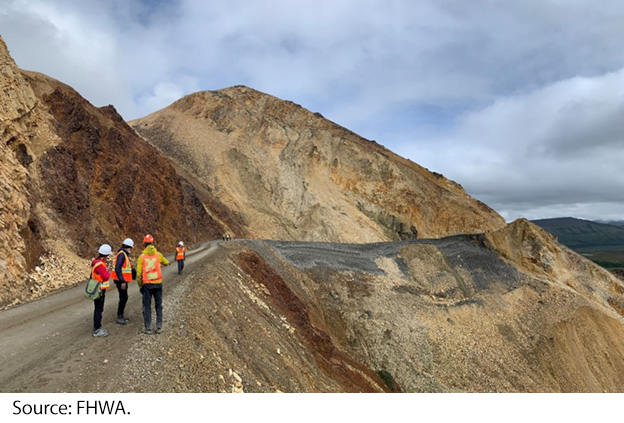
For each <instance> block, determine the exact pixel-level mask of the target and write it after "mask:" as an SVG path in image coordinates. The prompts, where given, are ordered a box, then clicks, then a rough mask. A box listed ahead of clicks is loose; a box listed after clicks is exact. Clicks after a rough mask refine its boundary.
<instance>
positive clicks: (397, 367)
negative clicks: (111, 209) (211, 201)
mask: <svg viewBox="0 0 624 423" xmlns="http://www.w3.org/2000/svg"><path fill="white" fill-rule="evenodd" d="M542 235H543V234H542V232H541V230H539V229H538V228H535V227H534V225H531V224H527V222H525V221H518V222H515V223H514V224H512V225H511V226H510V228H508V229H504V230H502V231H501V232H498V233H494V234H492V235H487V236H485V235H480V236H469V235H466V236H464V235H462V236H454V237H449V238H444V239H437V240H411V241H402V242H392V243H376V244H367V245H363V244H332V243H306V242H283V241H245V242H241V243H225V244H223V245H222V251H221V253H220V255H219V257H218V258H215V259H214V260H210V261H209V262H206V263H204V264H203V267H202V268H201V269H200V270H199V271H196V272H194V273H193V275H192V276H191V279H190V281H189V282H187V284H186V293H185V295H184V296H183V297H182V298H181V299H180V300H179V304H183V305H184V306H183V307H180V308H179V309H178V312H177V317H176V320H175V321H174V322H173V323H172V325H171V326H172V327H173V328H174V329H173V330H171V331H170V332H169V333H167V335H166V336H165V337H163V338H161V339H150V340H149V341H146V342H144V343H141V344H140V345H139V346H137V348H138V350H139V351H136V354H138V360H141V357H143V356H145V357H146V358H147V357H151V358H152V359H151V360H147V361H149V363H151V364H150V365H149V366H148V369H147V371H146V370H145V369H143V370H141V371H140V372H138V371H133V370H132V369H128V371H129V373H130V374H132V376H131V377H130V378H129V379H128V385H127V386H125V388H126V389H130V390H141V387H140V386H143V384H146V385H147V386H156V387H159V388H158V389H159V390H162V391H166V392H167V391H169V392H170V391H182V392H189V391H190V392H222V391H225V392H232V391H233V392H241V391H244V392H275V391H282V392H319V391H320V392H374V391H379V390H382V389H383V390H396V391H404V392H456V391H468V392H603V391H609V392H621V391H622V389H624V364H623V363H624V326H623V324H622V322H623V319H622V316H621V315H620V313H621V309H620V308H618V307H612V306H611V304H613V303H614V302H615V303H620V302H621V301H622V292H624V289H623V288H624V287H623V285H622V283H621V282H619V281H618V280H616V279H615V278H613V277H612V276H611V275H610V274H609V273H608V272H602V270H601V269H599V268H597V267H596V266H595V265H593V264H592V263H591V262H588V261H586V260H584V259H582V258H581V259H579V260H576V259H575V260H573V261H572V262H568V266H569V269H568V271H569V272H570V274H585V272H586V270H588V268H589V269H591V270H595V271H594V272H592V277H591V287H593V289H594V292H593V293H592V292H588V289H589V288H590V285H588V286H583V285H582V284H576V285H573V284H571V283H569V281H567V279H563V280H558V279H556V277H557V276H556V275H549V274H548V270H544V267H543V261H542V262H540V261H539V260H538V257H539V252H540V251H542V257H543V252H544V250H550V248H551V245H550V244H549V241H548V240H541V239H540V237H541V236H542ZM495 239H497V240H500V239H506V240H507V242H508V243H510V244H514V245H515V247H518V248H519V249H520V250H521V251H522V253H520V255H522V256H525V257H526V258H527V259H528V263H531V264H530V265H528V266H519V267H516V266H515V262H516V260H515V259H514V258H511V259H510V260H508V259H504V258H502V257H501V256H500V255H499V251H498V250H496V249H495V248H492V247H491V245H492V243H496V241H495ZM499 245H500V243H499ZM499 248H500V247H499ZM569 254H572V255H574V253H572V252H569ZM567 255H568V252H567V251H560V252H559V253H557V256H558V258H557V259H560V258H562V257H564V256H567ZM531 257H533V258H535V260H537V263H534V261H533V260H532V259H531ZM533 265H537V266H538V267H537V268H533V267H532V266H533ZM545 272H546V273H545ZM154 357H155V358H154ZM180 357H185V360H184V361H183V362H181V360H180ZM181 363H182V364H181ZM150 366H153V368H152V367H150ZM132 367H133V368H134V367H136V366H134V362H133V364H132ZM380 380H381V381H383V383H381V382H380Z"/></svg>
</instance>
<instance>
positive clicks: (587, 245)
mask: <svg viewBox="0 0 624 423" xmlns="http://www.w3.org/2000/svg"><path fill="white" fill-rule="evenodd" d="M533 223H535V224H536V225H538V226H540V227H542V228H543V229H544V230H546V231H547V232H549V233H551V234H552V235H555V236H556V237H557V238H558V240H559V242H560V243H561V244H563V245H565V246H566V247H568V248H570V249H572V250H574V251H576V252H578V253H580V254H582V255H583V256H585V257H587V258H588V259H590V260H592V261H593V262H594V263H596V264H598V265H600V266H602V267H604V268H607V269H618V268H624V223H623V222H609V223H598V222H592V221H589V220H582V219H574V218H571V217H563V218H556V219H540V220H533Z"/></svg>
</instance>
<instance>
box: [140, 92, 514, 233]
mask: <svg viewBox="0 0 624 423" xmlns="http://www.w3.org/2000/svg"><path fill="white" fill-rule="evenodd" d="M130 124H131V125H132V127H133V128H134V129H136V131H137V132H138V133H140V134H141V135H142V136H143V137H144V138H145V139H147V140H148V141H149V142H150V143H152V144H154V145H155V146H157V147H158V148H159V149H160V150H161V151H162V152H163V154H165V155H167V156H169V157H171V158H172V160H174V161H175V162H176V163H177V164H178V166H180V167H182V168H184V169H185V170H186V171H187V172H188V173H190V174H192V175H194V176H196V177H197V180H198V181H200V182H201V183H202V184H203V185H204V186H205V187H206V188H207V189H209V190H210V191H212V192H214V194H215V195H216V196H217V197H218V198H220V199H221V200H222V201H223V203H224V204H225V205H227V206H228V207H229V208H230V209H231V210H235V211H236V212H237V213H238V214H239V219H238V221H239V222H240V224H241V226H242V228H243V229H244V233H242V234H241V233H239V234H238V235H239V236H247V235H252V236H258V237H262V238H272V239H291V240H309V241H337V242H375V241H391V240H399V239H409V238H417V237H418V238H430V237H442V236H448V235H454V234H460V233H477V232H484V231H486V230H494V229H500V228H501V227H503V226H504V225H505V221H504V219H503V218H502V217H501V216H499V215H498V214H497V213H495V212H494V211H493V210H492V209H490V208H489V207H487V206H486V205H485V204H483V203H481V202H479V201H477V200H475V199H474V198H472V197H470V196H468V195H467V194H466V193H465V192H464V190H463V189H462V188H461V186H459V185H458V184H456V183H455V182H452V181H450V180H448V179H446V178H444V177H443V176H442V175H440V174H435V173H432V172H429V171H428V170H426V169H424V168H422V167H421V166H419V165H417V164H415V163H413V162H411V161H409V160H406V159H404V158H402V157H399V156H397V155H396V154H394V153H392V152H391V151H389V150H387V149H386V148H384V147H382V146H380V145H379V144H377V143H376V142H374V141H368V140H366V139H364V138H362V137H360V136H358V135H357V134H354V133H353V132H351V131H348V130H347V129H345V128H343V127H341V126H339V125H336V124H335V123H333V122H330V121H328V120H327V119H324V118H323V117H322V116H320V115H319V114H318V113H316V114H315V113H312V112H310V111H308V110H306V109H304V108H302V107H301V106H298V105H296V104H294V103H292V102H289V101H283V100H280V99H278V98H276V97H273V96H270V95H267V94H263V93H260V92H258V91H255V90H253V89H250V88H247V87H242V86H238V87H232V88H228V89H224V90H220V91H213V92H208V91H205V92H198V93H195V94H191V95H189V96H186V97H184V98H182V99H180V100H178V101H176V102H175V103H173V104H172V105H171V106H169V107H167V108H165V109H163V110H160V111H158V112H156V113H153V114H151V115H149V116H146V117H144V118H141V119H138V120H135V121H132V122H130Z"/></svg>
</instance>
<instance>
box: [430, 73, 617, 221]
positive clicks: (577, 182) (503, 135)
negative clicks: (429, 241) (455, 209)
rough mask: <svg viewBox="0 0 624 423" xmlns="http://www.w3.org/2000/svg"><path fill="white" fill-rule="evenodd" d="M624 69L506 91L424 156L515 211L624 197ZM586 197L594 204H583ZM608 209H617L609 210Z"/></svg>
mask: <svg viewBox="0 0 624 423" xmlns="http://www.w3.org/2000/svg"><path fill="white" fill-rule="evenodd" d="M622 87H624V68H623V69H621V70H619V71H617V72H610V73H607V74H604V75H601V76H597V77H592V78H582V77H574V78H570V79H568V80H565V81H559V82H557V83H555V84H552V85H550V86H547V87H544V88H542V89H539V90H535V91H533V92H530V93H527V94H524V95H517V96H511V97H506V98H501V99H498V100H496V101H495V102H493V103H492V104H491V105H489V106H487V107H485V108H483V109H481V110H477V111H470V112H467V113H465V114H464V115H462V116H461V117H459V118H458V120H457V123H456V125H455V128H454V130H453V132H452V133H451V134H449V135H448V136H446V137H441V138H437V139H432V140H430V143H431V144H432V145H434V144H438V146H439V148H438V149H437V150H436V154H428V156H427V157H425V158H424V160H423V161H424V162H426V163H427V164H428V165H429V166H431V167H432V168H435V169H438V170H439V171H442V172H443V173H445V174H446V175H447V176H449V177H451V178H452V179H454V180H457V181H461V183H462V185H463V186H464V187H465V188H466V189H467V191H468V192H469V193H471V194H472V195H475V196H477V197H478V198H481V199H482V200H484V201H485V202H486V203H488V204H489V205H491V206H492V207H494V208H495V209H496V210H498V211H500V212H502V213H503V214H505V215H507V216H509V217H510V218H515V217H520V216H524V215H525V214H526V215H537V214H538V211H539V213H542V214H545V213H546V211H547V210H550V213H548V214H550V215H551V216H552V215H553V213H559V212H561V210H569V211H570V212H572V211H577V212H578V211H579V210H584V213H586V215H585V216H589V215H591V213H590V212H589V210H590V207H589V206H588V204H591V203H595V204H596V210H594V214H601V213H602V212H600V211H599V210H600V209H602V208H603V207H604V205H605V204H611V203H619V204H622V203H623V202H624V173H623V172H622V171H621V164H622V162H623V161H624V123H623V119H622V117H623V116H624V91H622ZM581 204H587V205H586V206H584V207H583V206H581ZM609 213H612V211H610V212H609Z"/></svg>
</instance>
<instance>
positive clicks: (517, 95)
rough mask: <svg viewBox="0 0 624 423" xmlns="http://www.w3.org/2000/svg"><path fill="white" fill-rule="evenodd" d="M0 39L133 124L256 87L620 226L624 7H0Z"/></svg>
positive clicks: (531, 1)
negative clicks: (220, 93)
mask: <svg viewBox="0 0 624 423" xmlns="http://www.w3.org/2000/svg"><path fill="white" fill-rule="evenodd" d="M0 35H1V36H2V37H3V38H4V40H5V42H6V44H7V46H8V48H9V50H10V52H11V55H12V57H13V58H14V59H15V61H16V62H17V64H18V66H20V67H21V68H23V69H28V70H35V71H38V72H42V73H45V74H47V75H49V76H52V77H54V78H56V79H59V80H61V81H62V82H64V83H66V84H69V85H71V86H72V87H73V88H75V89H76V90H77V91H78V92H80V93H81V94H82V95H83V96H84V97H85V98H87V99H88V100H89V101H90V102H92V103H93V104H95V105H96V106H103V105H107V104H113V105H114V106H115V107H116V109H117V110H118V111H119V112H120V113H121V114H122V116H123V117H124V118H125V119H126V120H131V119H134V118H138V117H141V116H145V115H147V114H149V113H151V112H154V111H156V110H159V109H161V108H163V107H165V106H167V105H169V104H170V103H172V102H173V101H175V100H177V99H178V98H180V97H182V96H184V95H186V94H190V93H193V92H196V91H200V90H216V89H221V88H225V87H229V86H232V85H238V84H243V85H247V86H249V87H251V88H254V89H257V90H260V91H263V92H266V93H268V94H272V95H274V96H277V97H279V98H282V99H285V100H291V101H294V102H295V103H298V104H300V105H302V106H303V107H305V108H307V109H309V110H311V111H313V112H320V113H322V114H323V115H324V116H325V117H326V118H328V119H330V120H332V121H334V122H336V123H338V124H340V125H342V126H344V127H346V128H348V129H350V130H352V131H354V132H356V133H358V134H360V135H362V136H364V137H366V138H368V139H374V140H376V141H377V142H379V143H380V144H383V145H385V146H386V147H388V148H389V149H391V150H393V151H395V152H396V153H398V154H400V155H402V156H404V157H407V158H409V159H411V160H413V161H414V162H416V163H418V164H420V165H422V166H424V167H426V168H428V169H429V170H432V171H435V172H438V173H442V174H444V175H445V176H446V177H448V178H450V179H452V180H454V181H456V182H458V183H460V184H461V185H462V186H463V187H464V188H465V189H466V191H467V192H468V193H469V194H470V195H472V196H474V197H476V198H478V199H480V200H481V201H483V202H485V203H486V204H488V205H490V206H491V207H493V208H494V209H495V210H496V211H498V212H499V213H501V214H502V215H503V216H504V217H505V218H506V219H507V220H508V221H511V220H513V219H515V218H517V217H526V218H529V219H536V218H547V217H563V216H572V217H578V218H584V219H591V220H596V219H606V220H611V219H613V220H622V219H624V44H623V42H622V40H624V2H622V1H620V0H600V1H590V0H587V1H586V0H518V1H500V0H470V1H468V0H466V1H463V0H379V1H376V0H327V1H326V0H310V1H308V0H258V1H249V0H225V1H216V0H215V1H211V0H106V1H104V0H100V1H97V0H0Z"/></svg>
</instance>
